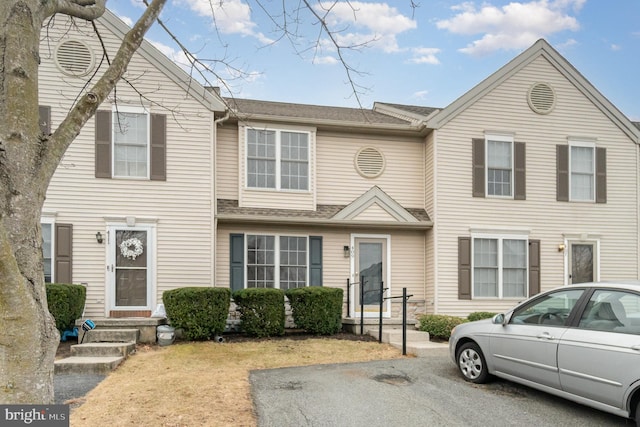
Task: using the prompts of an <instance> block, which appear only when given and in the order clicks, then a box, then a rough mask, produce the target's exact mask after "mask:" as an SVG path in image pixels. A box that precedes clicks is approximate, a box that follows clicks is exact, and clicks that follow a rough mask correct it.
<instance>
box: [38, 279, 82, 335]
mask: <svg viewBox="0 0 640 427" xmlns="http://www.w3.org/2000/svg"><path fill="white" fill-rule="evenodd" d="M46 291H47V305H48V306H49V313H51V315H52V316H53V318H54V319H55V320H56V328H58V330H59V331H60V333H63V332H64V331H66V330H71V329H73V327H74V325H75V321H76V319H79V318H80V317H81V316H82V311H83V309H84V302H85V300H86V297H87V288H85V287H84V286H83V285H70V284H64V283H49V284H47V285H46Z"/></svg>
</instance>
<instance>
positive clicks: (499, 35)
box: [436, 0, 585, 55]
mask: <svg viewBox="0 0 640 427" xmlns="http://www.w3.org/2000/svg"><path fill="white" fill-rule="evenodd" d="M584 3H585V0H553V1H550V0H537V1H529V2H511V3H509V4H507V5H505V6H502V7H497V6H492V5H489V4H484V5H482V7H481V8H480V9H478V8H476V7H475V5H474V4H473V3H471V2H467V3H462V4H461V5H458V6H457V7H456V8H453V10H454V11H455V12H457V14H456V15H455V16H454V17H453V18H450V19H445V20H441V21H438V22H437V23H436V26H437V27H438V28H439V29H443V30H447V31H449V32H451V33H455V34H462V35H476V34H482V37H481V38H480V39H477V40H474V41H473V42H471V43H470V44H469V45H468V46H467V47H465V48H463V49H460V51H461V52H464V53H468V54H471V55H484V54H488V53H491V52H494V51H497V50H514V49H522V48H525V47H528V46H529V45H531V44H533V43H534V42H535V41H536V40H537V39H539V38H543V37H546V36H548V35H550V34H554V33H557V32H561V31H566V30H570V31H577V30H578V29H579V28H580V24H579V23H578V20H577V19H576V18H575V17H574V16H571V15H570V14H569V13H570V12H572V11H573V12H578V11H579V10H580V9H581V8H582V6H583V5H584Z"/></svg>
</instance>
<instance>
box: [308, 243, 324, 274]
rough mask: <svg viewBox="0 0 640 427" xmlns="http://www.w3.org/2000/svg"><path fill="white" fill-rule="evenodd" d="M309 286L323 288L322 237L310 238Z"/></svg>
mask: <svg viewBox="0 0 640 427" xmlns="http://www.w3.org/2000/svg"><path fill="white" fill-rule="evenodd" d="M309 286H322V236H309Z"/></svg>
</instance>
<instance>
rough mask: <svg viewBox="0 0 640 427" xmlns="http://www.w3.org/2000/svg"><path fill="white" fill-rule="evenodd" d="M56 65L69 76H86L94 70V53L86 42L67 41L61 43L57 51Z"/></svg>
mask: <svg viewBox="0 0 640 427" xmlns="http://www.w3.org/2000/svg"><path fill="white" fill-rule="evenodd" d="M56 63H57V64H58V67H60V70H61V71H62V72H63V73H65V74H67V75H70V76H75V77H81V76H85V75H87V74H89V73H90V72H91V71H92V70H93V66H94V59H93V52H92V51H91V48H89V46H88V45H87V44H85V43H84V42H81V41H78V40H66V41H64V42H62V43H60V44H59V45H58V48H57V49H56Z"/></svg>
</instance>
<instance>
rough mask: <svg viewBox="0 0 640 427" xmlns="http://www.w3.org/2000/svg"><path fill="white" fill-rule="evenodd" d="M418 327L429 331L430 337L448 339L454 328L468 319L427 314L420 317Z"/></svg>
mask: <svg viewBox="0 0 640 427" xmlns="http://www.w3.org/2000/svg"><path fill="white" fill-rule="evenodd" d="M418 321H419V326H418V329H419V330H421V331H424V332H429V337H431V338H437V339H443V340H448V339H449V337H450V336H451V331H452V330H453V328H455V327H456V326H458V325H459V324H461V323H465V322H466V321H467V320H466V319H463V318H461V317H457V316H446V315H443V314H425V315H423V316H420V317H419V318H418Z"/></svg>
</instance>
